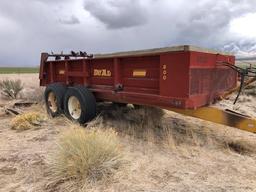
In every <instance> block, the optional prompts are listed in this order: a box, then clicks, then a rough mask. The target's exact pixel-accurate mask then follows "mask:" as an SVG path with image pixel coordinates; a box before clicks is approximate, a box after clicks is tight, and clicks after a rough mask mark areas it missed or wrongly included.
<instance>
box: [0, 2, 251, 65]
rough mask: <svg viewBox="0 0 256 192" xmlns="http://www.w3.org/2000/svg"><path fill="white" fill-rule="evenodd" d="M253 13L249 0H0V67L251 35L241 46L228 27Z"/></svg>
mask: <svg viewBox="0 0 256 192" xmlns="http://www.w3.org/2000/svg"><path fill="white" fill-rule="evenodd" d="M24 5H26V6H24ZM255 12H256V1H252V0H225V1H223V0H215V1H212V0H198V1H197V2H194V1H193V2H192V1H188V0H177V1H170V0H73V1H68V0H51V1H50V0H16V1H9V0H1V1H0V28H1V30H0V42H1V44H0V66H4V65H5V66H11V65H20V66H21V65H26V66H32V65H38V64H39V61H40V53H41V52H45V51H46V52H50V51H54V52H60V51H65V52H68V51H70V50H82V51H87V52H88V53H97V52H101V53H102V52H112V51H123V50H134V49H147V48H154V47H164V46H171V45H177V44H194V45H198V46H203V47H208V48H221V47H223V45H225V44H230V43H233V42H234V43H236V42H238V43H239V42H241V40H244V41H245V42H250V41H251V39H253V37H254V38H255V39H256V34H252V35H251V36H250V41H246V39H248V36H246V35H243V34H237V33H235V32H234V29H236V28H235V27H232V30H231V25H234V24H235V23H234V22H233V21H234V20H236V19H238V18H241V17H243V16H244V15H247V14H249V13H255ZM253 21H254V20H253V19H252V20H250V22H248V24H247V25H248V29H249V27H250V25H254V23H253ZM232 23H233V24H232ZM244 27H246V26H244ZM248 31H250V30H248ZM240 44H241V43H240ZM245 44H246V43H242V44H241V45H242V46H245ZM249 46H251V45H249ZM248 50H249V49H248Z"/></svg>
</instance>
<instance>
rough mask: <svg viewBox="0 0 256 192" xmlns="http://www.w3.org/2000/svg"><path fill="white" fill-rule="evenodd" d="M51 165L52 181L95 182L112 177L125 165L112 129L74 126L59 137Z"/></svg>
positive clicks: (51, 158)
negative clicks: (91, 128) (89, 128)
mask: <svg viewBox="0 0 256 192" xmlns="http://www.w3.org/2000/svg"><path fill="white" fill-rule="evenodd" d="M57 146H58V147H57V149H56V151H54V153H53V154H52V155H51V157H50V161H49V166H50V170H51V177H52V180H51V182H53V183H54V182H55V183H59V182H61V181H66V180H69V181H70V180H73V181H76V182H78V183H81V182H82V183H88V182H89V183H90V182H96V181H99V180H101V179H104V178H109V176H111V175H112V174H113V173H114V171H116V170H117V169H118V168H119V167H120V165H121V164H122V155H121V151H120V144H119V141H118V138H117V135H116V132H114V131H113V130H88V129H84V128H75V129H72V130H70V131H67V132H65V133H64V134H63V135H62V136H61V137H60V139H59V141H58V145H57Z"/></svg>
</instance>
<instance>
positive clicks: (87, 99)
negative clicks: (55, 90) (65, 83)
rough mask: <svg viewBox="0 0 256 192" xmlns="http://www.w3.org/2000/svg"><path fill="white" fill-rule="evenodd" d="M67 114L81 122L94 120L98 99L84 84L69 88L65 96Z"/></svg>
mask: <svg viewBox="0 0 256 192" xmlns="http://www.w3.org/2000/svg"><path fill="white" fill-rule="evenodd" d="M64 112H65V115H66V116H67V117H68V118H69V119H71V120H73V121H76V122H79V123H80V124H84V123H86V122H88V121H90V120H92V119H93V118H94V117H95V116H96V100H95V97H94V95H93V94H92V93H91V92H90V91H89V90H88V89H87V88H86V87H83V86H76V87H70V88H68V90H67V92H66V94H65V97H64Z"/></svg>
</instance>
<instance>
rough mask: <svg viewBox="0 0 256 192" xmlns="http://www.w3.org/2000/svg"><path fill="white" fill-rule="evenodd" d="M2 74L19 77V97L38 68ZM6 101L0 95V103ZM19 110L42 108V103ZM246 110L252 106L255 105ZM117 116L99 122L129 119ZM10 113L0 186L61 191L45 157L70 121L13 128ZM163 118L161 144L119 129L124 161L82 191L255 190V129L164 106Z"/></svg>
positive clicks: (29, 89)
mask: <svg viewBox="0 0 256 192" xmlns="http://www.w3.org/2000/svg"><path fill="white" fill-rule="evenodd" d="M6 77H8V78H9V79H13V78H14V79H21V80H22V81H23V82H24V83H25V85H24V86H25V88H26V89H25V92H24V93H23V97H26V96H27V97H29V95H30V94H35V93H36V92H37V93H38V74H23V75H0V79H3V78H6ZM35 90H36V91H35ZM254 101H255V98H253V99H252V102H254ZM8 102H9V101H8V100H4V99H1V100H0V104H2V106H3V105H4V104H6V103H8ZM225 102H227V101H225ZM248 102H249V101H248ZM223 105H225V106H226V105H227V104H226V103H225V104H223ZM251 105H253V104H251ZM0 106H1V105H0ZM254 106H255V105H254ZM247 107H248V106H247ZM25 110H28V111H39V112H41V113H43V114H45V110H44V107H42V105H36V106H32V107H30V108H27V109H25ZM103 110H105V111H108V113H113V114H114V113H117V112H118V111H114V110H113V111H109V109H108V108H105V109H103ZM250 110H251V112H252V113H254V112H255V111H254V110H255V108H253V109H252V108H251V109H250ZM253 111H254V112H253ZM103 114H104V113H103ZM254 114H255V113H254ZM120 117H122V115H121V116H120ZM120 117H119V120H115V117H112V118H110V117H109V116H104V118H103V121H104V125H108V126H109V127H115V126H123V127H125V124H126V123H127V124H128V123H129V122H128V120H127V119H125V118H124V119H121V120H120ZM12 118H13V117H12V116H7V115H3V116H0V143H1V144H0V191H1V192H7V191H8V192H47V191H65V189H63V188H61V187H60V188H56V189H55V188H54V189H52V188H50V187H49V186H48V183H49V176H48V174H49V170H48V166H47V162H48V156H49V154H50V153H51V152H52V151H53V150H54V148H55V146H56V141H57V139H58V136H59V135H60V133H62V132H63V131H65V130H68V129H69V128H70V126H71V123H70V122H68V121H67V120H66V119H65V118H64V117H60V118H57V119H47V121H46V122H44V123H43V124H42V125H41V126H40V127H38V128H36V129H32V130H27V131H22V132H17V131H15V130H12V129H11V128H10V121H11V119H12ZM163 121H164V124H165V125H166V126H167V127H168V128H169V133H170V136H171V138H170V142H169V143H168V144H166V145H162V144H159V142H154V139H151V140H144V139H139V138H134V137H131V136H129V135H126V134H121V132H120V134H119V137H120V142H121V144H122V147H123V150H124V152H125V157H126V159H127V160H128V161H129V164H128V165H127V167H126V168H125V169H124V170H122V171H120V172H118V173H117V174H116V175H115V176H114V178H113V180H111V181H109V182H108V183H99V184H97V183H96V184H95V185H93V186H91V187H89V188H88V190H87V191H127V192H128V191H129V192H130V191H131V192H133V191H134V192H135V191H136V192H141V191H147V192H160V191H161V192H162V191H166V192H169V191H175V192H176V191H177V192H186V191H191V192H198V191H202V192H205V191H212V192H225V191H237V192H240V191H245V192H247V191H248V192H249V191H256V166H255V163H256V135H255V134H252V133H249V132H245V131H241V130H238V129H235V128H229V127H226V126H221V125H217V124H214V123H210V122H206V121H202V120H197V119H194V118H190V117H184V116H182V115H179V114H175V113H173V112H167V111H165V115H164V118H163ZM152 137H154V135H153V136H152Z"/></svg>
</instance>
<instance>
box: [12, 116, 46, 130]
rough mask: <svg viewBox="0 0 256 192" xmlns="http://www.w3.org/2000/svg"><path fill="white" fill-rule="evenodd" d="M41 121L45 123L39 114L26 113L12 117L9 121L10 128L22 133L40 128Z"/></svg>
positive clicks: (43, 117)
mask: <svg viewBox="0 0 256 192" xmlns="http://www.w3.org/2000/svg"><path fill="white" fill-rule="evenodd" d="M43 121H45V116H43V115H41V114H40V113H37V112H27V113H24V114H21V115H17V116H16V117H14V118H13V119H12V120H11V128H12V129H14V130H18V131H24V130H28V129H32V128H35V127H37V126H40V124H41V123H42V122H43Z"/></svg>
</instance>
